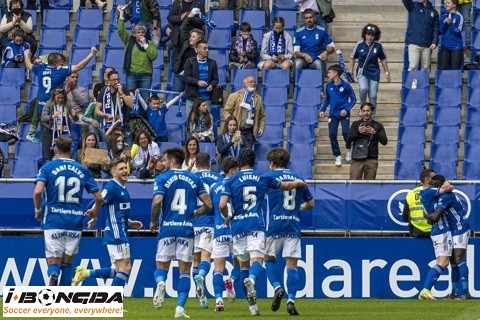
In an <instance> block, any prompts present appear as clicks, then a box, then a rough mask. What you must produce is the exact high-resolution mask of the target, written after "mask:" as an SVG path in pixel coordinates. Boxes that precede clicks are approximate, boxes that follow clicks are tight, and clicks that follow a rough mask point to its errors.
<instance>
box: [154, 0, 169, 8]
mask: <svg viewBox="0 0 480 320" xmlns="http://www.w3.org/2000/svg"><path fill="white" fill-rule="evenodd" d="M172 2H173V1H172V0H157V3H158V6H159V7H160V8H169V9H170V8H171V7H172Z"/></svg>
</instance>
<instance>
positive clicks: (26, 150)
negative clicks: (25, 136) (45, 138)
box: [14, 141, 43, 162]
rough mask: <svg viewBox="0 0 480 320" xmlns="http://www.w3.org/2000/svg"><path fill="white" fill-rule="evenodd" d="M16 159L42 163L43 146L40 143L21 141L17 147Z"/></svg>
mask: <svg viewBox="0 0 480 320" xmlns="http://www.w3.org/2000/svg"><path fill="white" fill-rule="evenodd" d="M14 158H15V159H17V160H35V161H37V162H38V161H41V160H42V158H43V155H42V144H41V143H38V142H30V141H19V142H17V145H16V146H15V156H14Z"/></svg>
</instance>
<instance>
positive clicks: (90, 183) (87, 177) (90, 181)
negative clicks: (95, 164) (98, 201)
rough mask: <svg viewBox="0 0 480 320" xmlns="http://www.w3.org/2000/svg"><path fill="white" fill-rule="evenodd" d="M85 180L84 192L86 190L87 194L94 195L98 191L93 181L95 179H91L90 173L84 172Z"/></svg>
mask: <svg viewBox="0 0 480 320" xmlns="http://www.w3.org/2000/svg"><path fill="white" fill-rule="evenodd" d="M84 172H85V171H84ZM85 180H86V183H85V190H87V192H88V193H95V192H97V191H99V190H100V189H99V188H98V184H97V182H96V181H95V179H93V176H92V174H91V173H90V171H88V172H85Z"/></svg>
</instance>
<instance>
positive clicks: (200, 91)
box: [184, 41, 218, 114]
mask: <svg viewBox="0 0 480 320" xmlns="http://www.w3.org/2000/svg"><path fill="white" fill-rule="evenodd" d="M196 49H197V55H196V56H195V57H192V58H190V59H188V60H187V61H186V62H185V66H184V68H185V70H184V71H185V73H184V76H185V96H186V98H187V102H186V105H185V108H186V111H187V114H190V111H191V109H192V106H193V101H194V100H195V99H203V100H205V101H207V104H208V105H209V106H210V99H211V97H212V91H213V88H215V87H216V86H217V84H218V69H217V62H215V60H212V59H210V58H209V57H208V44H207V42H206V41H198V42H197V45H196Z"/></svg>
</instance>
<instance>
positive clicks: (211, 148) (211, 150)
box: [200, 142, 217, 164]
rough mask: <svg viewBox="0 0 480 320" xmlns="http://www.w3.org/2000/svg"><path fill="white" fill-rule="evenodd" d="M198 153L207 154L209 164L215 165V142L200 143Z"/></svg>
mask: <svg viewBox="0 0 480 320" xmlns="http://www.w3.org/2000/svg"><path fill="white" fill-rule="evenodd" d="M200 152H205V153H208V155H209V156H210V163H211V164H216V163H217V146H216V145H215V142H200Z"/></svg>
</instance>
